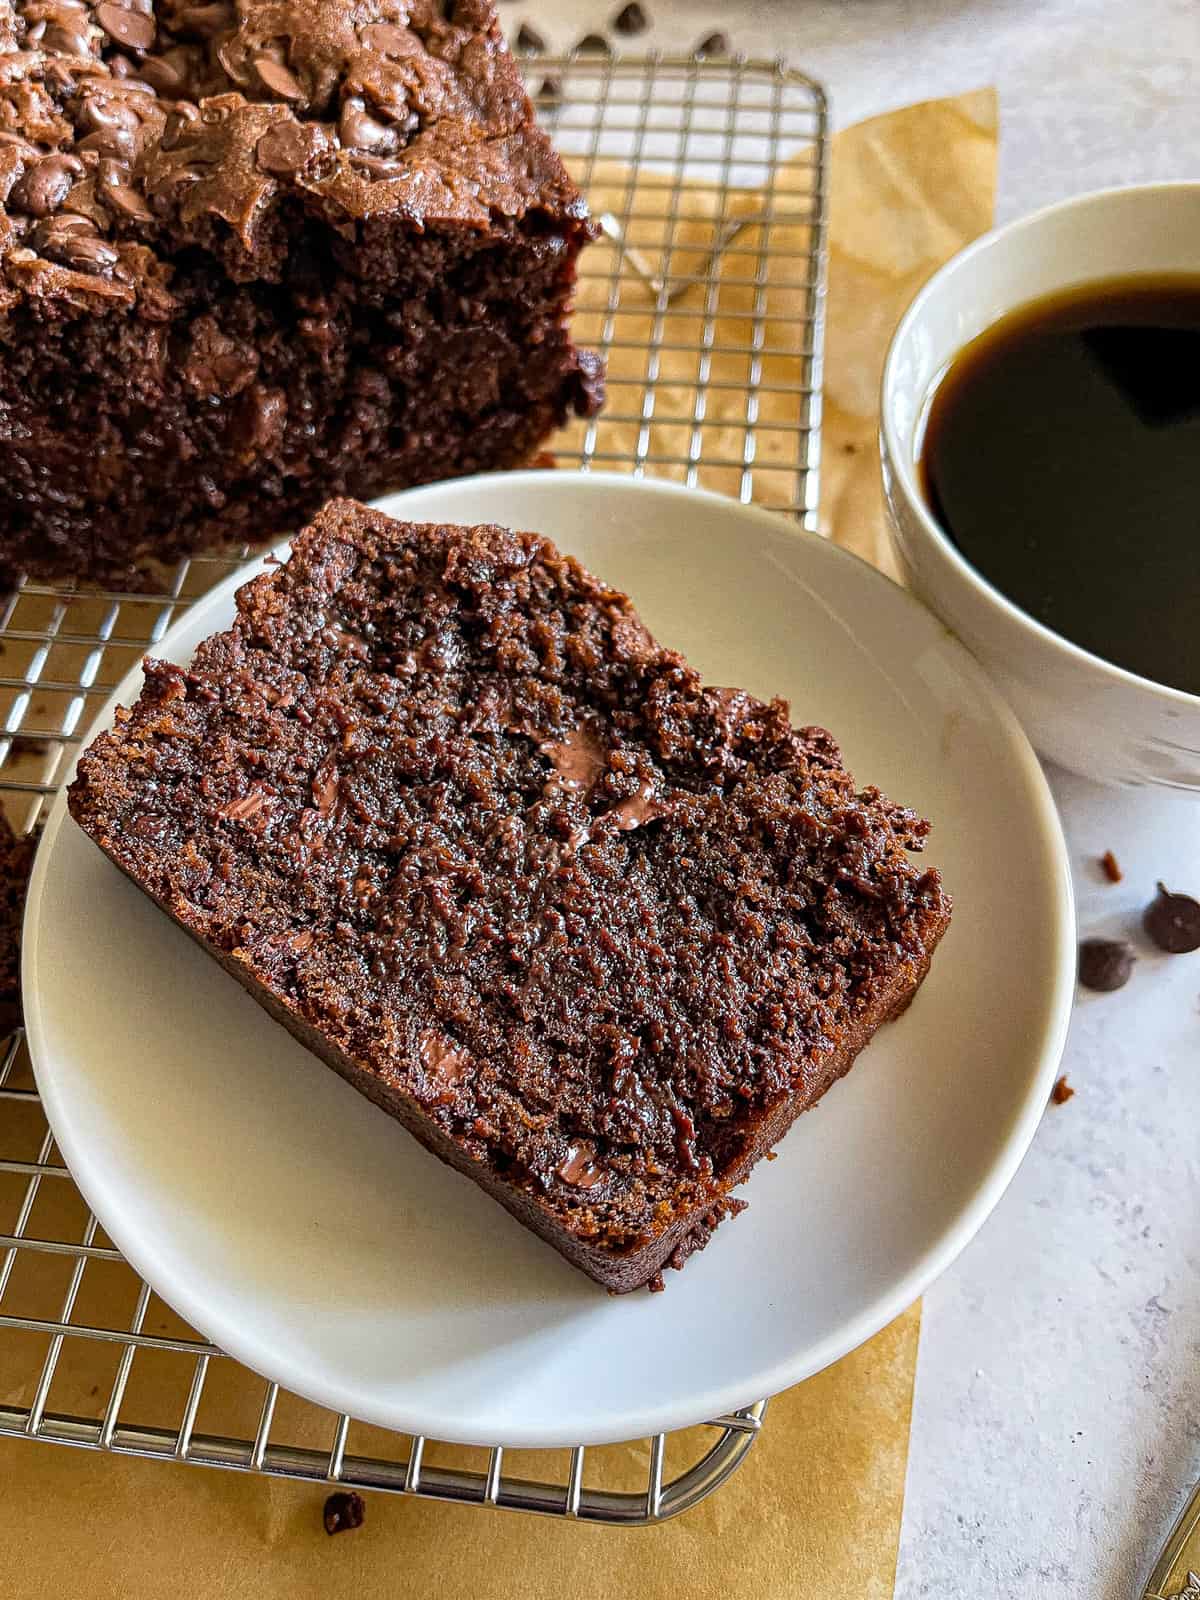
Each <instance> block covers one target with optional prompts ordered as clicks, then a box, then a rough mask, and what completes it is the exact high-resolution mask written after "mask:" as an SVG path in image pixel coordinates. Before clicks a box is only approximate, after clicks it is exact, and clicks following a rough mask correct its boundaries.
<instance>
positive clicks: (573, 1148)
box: [558, 1144, 604, 1189]
mask: <svg viewBox="0 0 1200 1600" xmlns="http://www.w3.org/2000/svg"><path fill="white" fill-rule="evenodd" d="M593 1153H594V1152H593V1151H592V1148H591V1146H590V1145H587V1144H573V1145H569V1146H568V1147H567V1154H566V1157H565V1159H564V1160H563V1162H562V1164H561V1165H560V1167H559V1169H558V1175H559V1177H560V1178H561V1179H562V1181H563V1182H564V1183H569V1184H570V1185H571V1186H572V1188H575V1189H590V1188H591V1187H592V1186H593V1185H594V1184H597V1183H599V1182H600V1179H601V1178H602V1177H603V1175H604V1174H603V1173H602V1172H601V1171H600V1168H599V1167H598V1166H597V1165H596V1163H595V1162H594V1161H593V1160H592V1155H593Z"/></svg>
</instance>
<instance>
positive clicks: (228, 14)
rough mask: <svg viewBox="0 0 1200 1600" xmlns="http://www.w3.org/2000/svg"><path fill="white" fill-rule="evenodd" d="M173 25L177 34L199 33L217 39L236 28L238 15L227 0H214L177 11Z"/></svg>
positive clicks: (204, 36)
mask: <svg viewBox="0 0 1200 1600" xmlns="http://www.w3.org/2000/svg"><path fill="white" fill-rule="evenodd" d="M171 27H172V31H173V32H174V33H176V34H181V33H182V34H188V33H198V34H199V35H200V37H201V38H202V39H215V38H216V36H217V35H218V34H220V33H227V32H228V31H229V30H230V29H231V28H236V27H237V17H236V16H235V14H234V10H233V7H232V6H231V5H228V4H227V3H226V0H213V3H212V4H210V5H198V6H185V7H184V8H183V9H182V10H181V11H177V12H176V13H175V15H174V17H173V18H172V23H171Z"/></svg>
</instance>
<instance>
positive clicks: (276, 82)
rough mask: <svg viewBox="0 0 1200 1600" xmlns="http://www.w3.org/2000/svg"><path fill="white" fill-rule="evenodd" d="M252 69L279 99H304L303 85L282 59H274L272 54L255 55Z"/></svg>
mask: <svg viewBox="0 0 1200 1600" xmlns="http://www.w3.org/2000/svg"><path fill="white" fill-rule="evenodd" d="M254 70H255V71H256V72H257V73H258V75H259V77H260V78H261V79H262V81H263V84H264V86H265V87H266V88H268V89H269V90H270V91H271V93H272V94H277V95H278V96H279V98H280V99H281V100H303V99H304V85H303V84H302V83H301V82H300V79H299V78H298V77H297V76H296V74H295V73H294V72H293V71H292V70H291V68H290V67H285V66H284V64H283V62H282V61H276V60H275V58H274V57H273V56H266V55H264V56H255V58H254Z"/></svg>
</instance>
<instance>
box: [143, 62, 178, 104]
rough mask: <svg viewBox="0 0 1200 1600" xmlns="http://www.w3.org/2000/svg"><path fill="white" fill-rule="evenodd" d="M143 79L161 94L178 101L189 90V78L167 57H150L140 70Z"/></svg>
mask: <svg viewBox="0 0 1200 1600" xmlns="http://www.w3.org/2000/svg"><path fill="white" fill-rule="evenodd" d="M139 70H140V71H141V74H142V77H143V78H145V80H146V82H147V83H148V84H149V85H150V87H151V88H152V89H157V90H158V92H159V94H165V95H169V96H170V97H171V98H172V99H177V98H178V97H179V96H181V95H182V94H184V92H185V91H186V89H187V78H186V77H185V76H184V74H183V72H182V71H181V70H180V68H179V67H178V66H177V65H176V64H175V62H173V61H169V60H167V59H166V57H165V56H148V57H147V58H146V60H145V61H143V62H142V64H141V67H140V69H139Z"/></svg>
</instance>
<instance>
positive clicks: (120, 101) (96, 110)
mask: <svg viewBox="0 0 1200 1600" xmlns="http://www.w3.org/2000/svg"><path fill="white" fill-rule="evenodd" d="M79 126H80V127H81V128H82V129H83V131H84V132H85V133H92V132H96V131H98V130H100V129H103V128H124V129H125V130H126V131H127V132H129V133H136V132H137V130H138V129H139V128H140V127H141V118H140V117H139V116H138V114H137V111H136V110H135V109H134V107H133V106H131V105H130V104H129V102H128V100H127V98H126V97H125V95H124V94H122V93H119V92H118V91H116V90H115V89H111V90H108V91H106V90H105V89H101V90H99V91H97V92H96V93H94V94H89V95H87V96H86V98H85V99H84V101H83V104H82V105H81V106H80V108H79Z"/></svg>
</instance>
